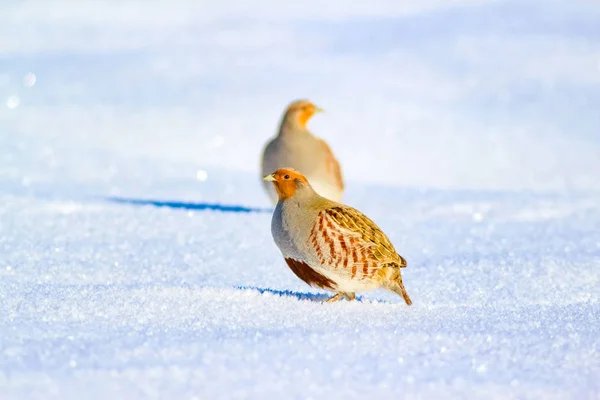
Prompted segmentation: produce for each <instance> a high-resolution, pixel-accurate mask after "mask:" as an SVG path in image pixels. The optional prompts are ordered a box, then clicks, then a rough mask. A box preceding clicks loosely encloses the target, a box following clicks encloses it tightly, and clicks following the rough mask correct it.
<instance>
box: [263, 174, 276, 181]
mask: <svg viewBox="0 0 600 400" xmlns="http://www.w3.org/2000/svg"><path fill="white" fill-rule="evenodd" d="M263 181H269V182H274V181H275V177H274V176H273V174H269V175H265V176H263Z"/></svg>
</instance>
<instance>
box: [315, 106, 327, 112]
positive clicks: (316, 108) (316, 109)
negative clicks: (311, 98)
mask: <svg viewBox="0 0 600 400" xmlns="http://www.w3.org/2000/svg"><path fill="white" fill-rule="evenodd" d="M322 112H325V110H323V109H322V108H321V107H317V106H315V114H316V113H322Z"/></svg>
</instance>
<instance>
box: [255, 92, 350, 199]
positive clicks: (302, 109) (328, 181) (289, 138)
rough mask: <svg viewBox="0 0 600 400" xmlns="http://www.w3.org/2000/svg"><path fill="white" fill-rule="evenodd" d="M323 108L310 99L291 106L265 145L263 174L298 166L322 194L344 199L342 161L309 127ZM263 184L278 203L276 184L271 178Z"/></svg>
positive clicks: (329, 197) (271, 197) (298, 101)
mask: <svg viewBox="0 0 600 400" xmlns="http://www.w3.org/2000/svg"><path fill="white" fill-rule="evenodd" d="M322 111H323V110H322V109H321V108H319V107H317V106H315V105H314V104H313V103H311V102H310V101H307V100H297V101H294V102H293V103H291V104H290V105H289V106H288V108H287V109H286V111H285V114H284V115H283V118H282V120H281V124H280V126H279V133H278V135H277V136H276V137H275V138H273V139H271V140H270V141H269V142H268V143H267V145H266V146H265V147H264V149H263V154H262V175H261V176H264V175H266V174H270V173H271V172H273V171H275V170H276V169H278V168H284V167H291V168H295V169H297V170H299V171H302V173H303V174H305V175H306V177H307V178H308V179H309V180H310V182H311V184H312V185H313V188H314V189H315V191H316V192H317V193H319V194H320V195H321V196H323V197H326V198H328V199H330V200H334V201H341V200H342V193H343V191H344V182H343V179H342V172H341V168H340V164H339V162H338V160H337V159H336V158H335V156H334V155H333V152H332V151H331V148H330V147H329V145H328V144H327V143H326V142H325V141H324V140H323V139H321V138H319V137H317V136H315V135H313V134H312V133H311V132H310V131H309V130H308V129H307V128H306V123H307V122H308V120H309V119H310V118H311V117H312V116H313V115H314V114H315V113H318V112H322ZM263 186H264V188H265V190H266V191H267V194H268V195H269V197H270V199H271V201H272V202H273V204H276V203H277V193H276V192H275V190H274V188H273V186H272V185H270V184H269V183H268V182H263Z"/></svg>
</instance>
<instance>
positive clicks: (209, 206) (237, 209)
mask: <svg viewBox="0 0 600 400" xmlns="http://www.w3.org/2000/svg"><path fill="white" fill-rule="evenodd" d="M106 200H108V201H110V202H113V203H121V204H129V205H134V206H154V207H168V208H174V209H183V210H196V211H203V210H212V211H222V212H233V213H271V212H273V209H271V208H252V207H245V206H239V205H226V204H219V203H186V202H181V201H164V200H149V199H132V198H126V197H108V198H106Z"/></svg>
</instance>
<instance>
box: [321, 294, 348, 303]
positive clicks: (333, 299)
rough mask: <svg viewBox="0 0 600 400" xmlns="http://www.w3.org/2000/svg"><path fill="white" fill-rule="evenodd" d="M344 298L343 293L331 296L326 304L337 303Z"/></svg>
mask: <svg viewBox="0 0 600 400" xmlns="http://www.w3.org/2000/svg"><path fill="white" fill-rule="evenodd" d="M342 296H344V295H343V294H342V293H336V294H335V295H334V296H331V297H330V298H329V299H327V301H325V303H335V302H336V301H338V300H340V299H341V298H342Z"/></svg>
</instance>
